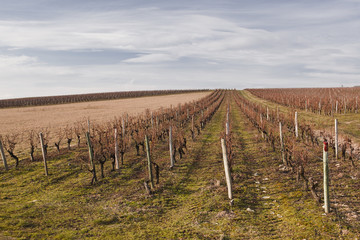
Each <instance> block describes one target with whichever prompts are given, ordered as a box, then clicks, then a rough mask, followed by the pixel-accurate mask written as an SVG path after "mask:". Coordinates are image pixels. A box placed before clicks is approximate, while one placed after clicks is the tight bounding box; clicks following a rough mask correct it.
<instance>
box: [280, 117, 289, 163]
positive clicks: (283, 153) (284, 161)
mask: <svg viewBox="0 0 360 240" xmlns="http://www.w3.org/2000/svg"><path fill="white" fill-rule="evenodd" d="M279 132H280V146H281V157H282V161H283V163H284V165H285V166H287V162H286V159H285V149H284V140H283V135H282V125H281V122H279Z"/></svg>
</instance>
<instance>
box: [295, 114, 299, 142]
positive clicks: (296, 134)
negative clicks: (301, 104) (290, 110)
mask: <svg viewBox="0 0 360 240" xmlns="http://www.w3.org/2000/svg"><path fill="white" fill-rule="evenodd" d="M295 136H296V138H298V137H299V129H298V113H297V112H295Z"/></svg>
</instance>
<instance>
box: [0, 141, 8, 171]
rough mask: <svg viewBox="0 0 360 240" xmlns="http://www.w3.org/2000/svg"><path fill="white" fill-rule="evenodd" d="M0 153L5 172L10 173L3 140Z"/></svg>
mask: <svg viewBox="0 0 360 240" xmlns="http://www.w3.org/2000/svg"><path fill="white" fill-rule="evenodd" d="M0 153H1V158H2V160H3V163H4V167H5V170H6V171H8V170H9V167H8V165H7V161H6V156H5V152H4V148H3V145H2V142H1V140H0Z"/></svg>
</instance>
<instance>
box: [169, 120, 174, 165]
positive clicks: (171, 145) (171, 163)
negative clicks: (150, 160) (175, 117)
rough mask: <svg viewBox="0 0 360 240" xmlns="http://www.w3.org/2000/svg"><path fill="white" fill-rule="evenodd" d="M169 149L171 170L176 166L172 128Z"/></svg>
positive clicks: (170, 129)
mask: <svg viewBox="0 0 360 240" xmlns="http://www.w3.org/2000/svg"><path fill="white" fill-rule="evenodd" d="M169 149H170V168H173V167H174V166H175V159H174V154H173V152H174V149H173V140H172V127H171V126H170V128H169Z"/></svg>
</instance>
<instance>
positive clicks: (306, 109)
mask: <svg viewBox="0 0 360 240" xmlns="http://www.w3.org/2000/svg"><path fill="white" fill-rule="evenodd" d="M305 111H306V112H307V111H308V108H307V99H305Z"/></svg>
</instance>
